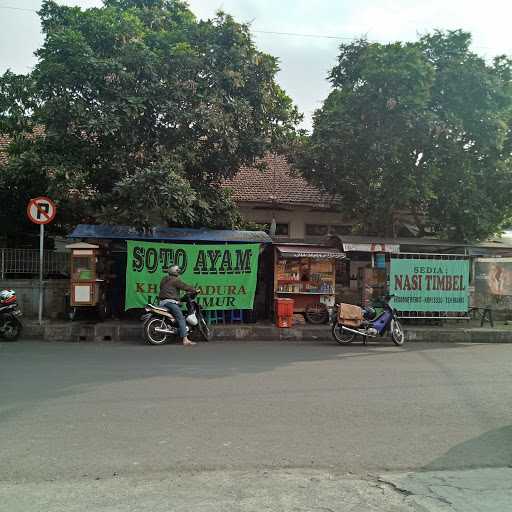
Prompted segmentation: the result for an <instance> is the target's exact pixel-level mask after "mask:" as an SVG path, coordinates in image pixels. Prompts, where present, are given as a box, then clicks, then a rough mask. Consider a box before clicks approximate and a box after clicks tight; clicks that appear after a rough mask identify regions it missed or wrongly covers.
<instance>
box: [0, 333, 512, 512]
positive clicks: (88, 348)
mask: <svg viewBox="0 0 512 512" xmlns="http://www.w3.org/2000/svg"><path fill="white" fill-rule="evenodd" d="M511 382H512V346H511V345H489V344H482V345H479V344H468V345H458V344H451V343H450V344H440V343H427V344H420V343H410V344H408V345H406V346H404V347H395V346H392V345H390V344H388V343H382V344H378V345H369V346H366V347H365V346H361V345H353V346H347V347H341V346H338V345H336V344H334V343H332V342H331V341H326V342H318V343H290V342H288V343H258V342H247V343H216V344H215V343H211V344H201V345H198V346H195V347H181V346H164V347H150V346H145V345H137V344H121V343H111V344H108V343H99V344H84V343H82V344H73V343H38V342H19V343H0V440H1V441H0V461H1V464H0V495H1V494H2V488H3V493H4V495H5V496H6V497H7V503H11V505H12V506H14V504H15V503H18V505H19V507H20V508H19V509H20V510H24V511H27V510H32V509H31V508H30V503H32V504H33V502H34V500H37V501H39V503H45V504H46V508H45V509H46V510H50V511H51V510H56V511H57V510H67V511H68V512H69V511H73V510H86V509H91V507H92V508H96V510H116V511H117V510H127V511H130V512H131V511H133V510H139V509H138V508H133V507H137V502H138V500H139V499H140V500H141V501H140V502H139V503H143V502H144V503H145V504H144V506H143V507H142V505H141V507H142V508H140V510H142V509H146V510H147V509H148V508H147V507H148V506H150V507H152V510H153V511H158V510H160V508H158V507H159V506H160V505H162V507H164V508H161V510H203V509H202V508H201V507H202V506H204V507H205V508H204V510H217V508H214V507H213V503H217V504H219V503H220V504H221V505H218V506H219V507H220V508H218V510H253V509H252V508H251V506H253V505H254V510H258V509H259V510H266V509H265V506H267V505H268V508H267V509H268V510H315V507H316V505H315V506H313V505H312V504H311V503H310V504H309V505H308V504H307V499H313V498H312V497H314V496H316V497H315V498H314V499H313V501H314V503H320V501H319V500H320V498H322V499H323V498H325V499H326V500H327V501H326V503H325V504H324V505H318V506H319V507H320V508H318V510H346V509H347V508H346V506H347V504H351V506H352V507H353V510H359V508H358V507H359V506H360V507H361V508H360V510H438V508H422V509H421V508H418V509H417V508H414V507H416V506H419V505H417V503H416V502H413V501H412V500H411V499H410V496H411V494H414V492H416V491H410V489H412V488H414V486H416V487H415V489H416V490H417V489H418V488H419V486H420V484H419V483H418V481H417V480H416V481H412V480H411V478H418V474H419V472H421V473H422V474H424V475H434V476H435V475H438V474H441V473H439V472H440V471H441V472H443V471H446V470H451V471H455V472H457V474H458V475H459V474H464V475H468V476H471V478H473V480H475V479H476V480H478V476H475V475H478V474H479V473H478V472H477V473H475V472H474V471H473V472H471V471H468V470H478V471H487V473H485V472H484V473H482V475H486V476H485V477H483V480H484V482H483V485H487V483H486V481H485V480H486V479H489V482H488V483H489V485H491V481H494V482H497V481H500V476H497V475H496V474H494V473H492V472H493V471H494V472H498V473H499V475H501V476H503V475H504V473H503V472H506V471H507V469H504V468H507V467H508V466H510V465H511V464H512V410H511V404H512V385H511ZM482 468H488V469H487V470H484V469H482ZM461 471H462V472H463V473H461ZM425 472H426V473H425ZM442 474H446V475H447V474H449V473H442ZM491 474H492V475H493V476H492V477H491V476H490V475H491ZM387 475H389V478H388V476H387ZM434 476H433V478H434ZM508 478H510V477H508ZM505 480H507V479H505ZM169 482H172V486H171V487H169ZM180 482H181V483H180ZM265 482H267V484H265ZM423 483H424V482H423ZM301 485H302V487H301ZM421 485H422V484H421ZM312 486H313V487H312ZM344 486H345V487H346V492H345V494H343V493H342V494H343V496H344V497H343V496H340V495H339V493H340V492H341V490H342V489H344V488H345V487H344ZM458 486H459V488H460V487H461V485H460V482H459V485H458ZM427 487H428V486H427ZM445 487H446V485H445ZM315 488H316V490H315ZM180 489H181V494H180V492H179V490H180ZM199 489H200V491H199ZM251 489H252V491H251ZM397 489H402V491H405V492H397ZM301 490H302V491H301ZM301 492H302V493H303V494H304V496H302V497H301V496H300V494H301ZM500 492H501V491H498V490H496V489H495V493H494V494H495V495H496V496H498V495H499V494H500ZM503 492H505V493H506V492H510V491H507V490H506V489H504V490H503ZM133 493H135V494H133ZM218 493H221V494H222V493H223V494H222V496H220V494H218ZM244 493H246V494H247V496H246V494H244ZM258 493H260V494H258ZM261 493H263V494H261ZM297 493H298V494H297ZM416 494H421V492H419V491H418V492H416ZM423 494H425V493H423ZM96 495H103V496H105V499H106V500H107V501H101V502H97V503H90V502H89V501H88V500H90V499H91V498H90V497H91V496H96ZM21 496H25V501H23V500H22V499H21ZM73 496H74V499H73V498H72V497H73ZM123 496H124V497H125V498H126V503H125V504H123V502H122V497H123ZM157 496H162V497H163V498H162V499H163V502H161V503H160V502H159V501H158V499H157V498H156V497H157ZM170 496H172V500H171V501H172V507H171V508H169V501H168V500H169V499H171V498H170ZM285 496H288V497H289V502H287V501H286V500H285V502H283V501H282V500H283V499H284V497H285ZM150 497H152V498H151V499H153V501H149V502H148V501H144V500H145V499H146V500H147V499H150ZM214 498H215V499H214ZM213 499H214V501H212V500H213ZM223 499H225V501H222V500H223ZM350 499H352V500H355V501H350ZM358 499H359V502H358V501H357V500H358ZM373 499H374V500H375V508H372V507H373V505H372V500H373ZM426 499H427V501H428V499H430V498H426ZM9 500H11V501H9ZM20 500H21V501H20ZM45 500H46V501H45ZM108 500H111V502H109V501H108ZM112 500H113V501H112ZM180 500H181V501H180ZM194 500H196V501H194ZM244 500H248V501H245V502H244ZM251 500H253V501H251ZM254 500H255V501H254ZM258 500H259V501H258ZM276 500H277V501H276ZM294 500H295V501H294ZM343 500H345V501H343ZM443 500H445V501H443ZM331 501H332V503H331ZM327 502H329V503H327ZM455 502H456V500H454V499H452V500H451V501H450V500H449V499H445V498H442V499H440V500H439V501H435V506H439V507H449V506H455V505H453V504H454V503H455ZM265 503H266V504H267V505H265ZM343 503H345V506H343V507H342V505H343ZM159 504H160V505H159ZM251 504H252V505H251ZM192 505H193V506H192ZM59 506H61V507H62V508H58V507H59ZM421 506H424V507H426V506H430V505H428V504H427V505H425V503H423V505H421ZM432 506H433V505H432ZM73 507H76V508H73ZM109 507H110V508H109ZM130 507H132V508H130ZM165 507H167V508H165ZM180 507H183V508H180ZM191 507H192V508H191ZM230 507H233V508H230ZM273 507H274V508H273ZM301 507H303V508H301ZM322 507H323V508H322ZM337 507H341V508H337ZM386 507H387V508H386ZM402 507H403V508H402ZM43 508H44V507H43ZM43 508H41V507H36V508H33V510H42V509H43ZM9 510H15V509H13V508H12V507H11V508H10V509H9ZM439 510H445V508H439ZM446 510H458V509H456V508H446ZM466 510H471V508H469V509H466ZM475 510H477V509H475ZM497 510H498V509H497Z"/></svg>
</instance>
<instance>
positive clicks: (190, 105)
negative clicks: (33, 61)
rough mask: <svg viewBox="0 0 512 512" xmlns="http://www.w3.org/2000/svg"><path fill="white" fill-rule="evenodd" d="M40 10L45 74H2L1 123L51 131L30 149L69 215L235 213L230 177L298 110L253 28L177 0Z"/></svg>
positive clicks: (12, 130)
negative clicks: (202, 14) (227, 188)
mask: <svg viewBox="0 0 512 512" xmlns="http://www.w3.org/2000/svg"><path fill="white" fill-rule="evenodd" d="M40 17H41V22H42V27H43V33H44V36H45V41H44V44H43V46H42V47H41V48H40V49H39V50H38V52H37V57H38V63H37V66H36V67H35V69H34V71H33V72H32V73H31V74H29V75H27V76H16V75H13V74H12V73H9V72H8V73H6V74H5V75H4V76H3V77H1V79H0V109H1V110H0V131H5V132H7V133H9V134H12V135H17V134H19V133H20V132H22V131H26V130H27V129H28V130H29V129H30V127H34V126H43V127H44V136H43V137H38V138H29V140H28V144H29V146H30V148H27V151H28V152H29V153H30V155H34V161H33V163H34V165H36V164H37V165H38V166H39V167H38V172H39V173H42V174H43V175H44V177H45V180H44V184H43V183H40V184H39V186H40V188H39V191H40V193H49V194H51V195H52V196H54V197H55V198H56V199H57V200H58V201H59V203H60V210H59V211H60V212H61V214H62V216H63V219H64V220H65V221H66V222H75V221H79V220H83V219H96V220H99V221H103V220H106V219H108V220H109V221H110V222H115V223H127V224H131V225H136V226H138V227H149V225H150V224H155V223H162V222H166V223H167V224H169V225H191V224H192V225H203V226H215V227H218V226H224V227H231V226H233V225H234V223H236V222H238V216H237V214H236V211H234V210H235V206H234V204H233V202H232V201H231V200H230V199H229V196H228V195H227V194H226V193H225V192H222V191H220V190H219V189H220V184H221V182H222V180H223V179H225V178H228V177H230V176H232V175H233V174H234V173H235V172H236V171H237V170H238V169H239V167H240V166H241V165H243V164H251V163H252V162H253V161H254V159H255V158H257V157H260V156H262V155H263V154H264V152H265V151H267V150H269V149H271V148H272V147H274V146H275V145H278V144H283V143H284V142H285V141H286V140H288V138H289V137H290V136H291V134H292V133H293V129H294V126H295V124H296V123H297V121H298V119H299V116H298V113H297V111H296V109H295V107H294V106H293V105H292V103H291V100H290V99H289V98H288V97H287V96H286V94H285V93H284V91H283V90H282V89H281V88H280V87H279V86H278V85H277V83H276V82H275V75H276V73H277V71H278V64H277V61H276V59H275V58H274V57H272V56H270V55H267V54H264V53H262V52H260V51H258V50H257V48H256V47H255V46H254V43H253V42H252V40H251V37H250V34H249V30H248V28H247V26H245V25H241V24H238V23H236V22H235V21H234V19H233V18H231V17H230V16H228V15H226V14H223V13H219V14H218V15H217V16H216V17H215V18H214V19H212V20H208V21H199V20H197V19H196V18H195V16H194V15H193V14H192V12H191V11H190V10H189V9H188V7H187V6H186V4H185V3H183V2H180V1H175V0H106V1H105V2H104V6H103V7H102V8H95V9H87V10H81V9H80V8H77V7H65V6H60V5H58V4H57V3H55V2H53V1H51V0H46V1H45V2H43V6H42V8H41V10H40ZM19 157H21V156H18V155H17V154H16V151H14V152H13V154H12V157H11V158H12V159H15V160H16V159H17V158H19ZM30 169H31V167H27V168H26V169H25V168H23V171H22V172H23V173H28V172H29V171H30ZM0 172H1V171H0ZM27 179H30V178H29V175H28V174H27ZM3 180H4V182H5V180H8V177H7V175H5V176H4V177H3ZM70 197H72V198H74V199H75V201H76V202H77V203H78V204H77V206H75V208H69V207H68V206H69V205H70Z"/></svg>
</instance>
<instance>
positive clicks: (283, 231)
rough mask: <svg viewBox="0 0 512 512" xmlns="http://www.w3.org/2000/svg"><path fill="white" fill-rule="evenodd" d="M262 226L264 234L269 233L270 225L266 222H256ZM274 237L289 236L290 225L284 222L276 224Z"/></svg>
mask: <svg viewBox="0 0 512 512" xmlns="http://www.w3.org/2000/svg"><path fill="white" fill-rule="evenodd" d="M258 224H262V225H263V226H264V231H265V233H270V224H269V223H268V222H258ZM275 236H290V225H289V224H287V223H285V222H278V223H277V224H276V234H275Z"/></svg>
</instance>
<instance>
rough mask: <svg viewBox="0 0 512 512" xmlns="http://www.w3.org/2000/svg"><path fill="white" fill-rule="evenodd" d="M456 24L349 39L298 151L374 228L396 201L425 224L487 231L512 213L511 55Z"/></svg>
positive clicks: (384, 226)
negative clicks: (401, 36)
mask: <svg viewBox="0 0 512 512" xmlns="http://www.w3.org/2000/svg"><path fill="white" fill-rule="evenodd" d="M469 45H470V36H469V34H467V33H464V32H461V31H454V32H448V33H442V32H435V33H434V34H431V35H426V36H424V37H422V38H421V39H420V40H419V42H417V43H394V44H388V45H381V44H374V43H369V42H368V41H365V40H361V41H357V42H354V43H351V44H346V45H342V46H341V47H340V54H339V57H338V63H337V65H336V66H335V67H334V68H333V70H332V72H331V74H330V80H331V83H332V86H333V90H332V92H331V93H330V95H329V97H328V98H327V100H326V101H325V102H324V105H323V107H322V108H321V109H320V110H318V111H317V112H316V113H315V116H314V127H313V133H312V134H311V136H309V137H308V136H303V137H302V138H301V139H299V141H298V143H297V144H296V146H295V147H294V151H293V154H292V155H291V158H292V160H294V163H295V164H296V166H297V167H298V168H299V169H300V170H301V171H302V172H303V174H304V175H305V176H306V177H307V178H308V179H309V180H310V181H312V182H313V183H314V184H316V185H319V186H321V187H323V188H324V189H326V190H327V191H329V192H331V193H336V194H337V195H338V196H339V197H340V199H341V201H342V205H343V206H342V210H343V213H344V214H345V215H346V216H347V217H348V218H352V219H354V220H355V221H356V223H359V224H360V225H361V226H362V230H363V231H364V232H366V233H368V234H381V235H390V234H393V231H394V222H395V220H396V214H397V212H398V211H403V210H407V211H409V212H411V214H412V215H413V216H414V217H415V219H416V222H417V223H418V225H419V226H420V228H421V230H422V231H421V232H422V233H423V232H425V230H427V229H428V230H430V229H433V230H434V231H435V232H436V233H438V234H440V235H442V236H445V237H448V238H455V239H459V240H473V239H481V238H484V237H486V236H489V235H492V234H494V233H496V232H498V231H499V230H500V229H501V227H502V226H503V225H504V223H507V222H509V221H510V218H511V214H512V210H511V205H512V202H511V201H510V199H509V198H508V197H507V191H508V190H510V187H511V185H512V172H511V165H510V164H511V160H510V120H511V117H510V115H511V106H512V95H511V72H512V68H511V65H510V64H511V63H510V61H509V60H508V59H506V58H504V57H500V58H497V59H496V60H495V61H494V62H493V63H492V64H487V63H486V62H485V61H484V60H483V59H482V58H480V57H478V56H477V55H475V54H474V53H472V52H471V51H470V50H469Z"/></svg>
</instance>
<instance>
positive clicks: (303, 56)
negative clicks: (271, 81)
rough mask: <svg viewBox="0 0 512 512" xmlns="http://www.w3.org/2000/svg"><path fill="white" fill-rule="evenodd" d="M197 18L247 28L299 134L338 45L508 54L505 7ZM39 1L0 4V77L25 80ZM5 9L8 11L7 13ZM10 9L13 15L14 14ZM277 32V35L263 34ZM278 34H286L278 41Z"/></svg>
mask: <svg viewBox="0 0 512 512" xmlns="http://www.w3.org/2000/svg"><path fill="white" fill-rule="evenodd" d="M57 1H58V3H60V4H63V5H79V6H81V7H83V8H87V7H98V6H100V5H101V4H102V2H101V0H57ZM188 3H189V5H190V8H191V10H192V11H193V12H194V13H195V14H196V16H198V17H199V18H203V19H205V18H210V17H212V16H214V14H215V12H216V11H217V10H218V9H222V10H223V11H225V12H227V13H229V14H232V15H233V16H234V17H235V18H236V19H237V20H238V21H240V22H246V23H250V26H251V28H252V30H253V35H254V40H255V42H256V44H257V46H258V47H259V49H261V50H262V51H265V52H268V53H270V54H272V55H274V56H275V57H278V59H279V62H280V67H281V70H280V72H279V75H278V81H279V83H280V84H281V85H282V87H283V88H284V89H285V90H286V92H287V93H288V94H289V96H291V98H292V99H293V101H294V102H295V104H296V105H297V106H298V108H299V110H300V111H301V112H302V113H303V114H304V121H303V127H305V128H307V129H309V128H310V127H311V116H312V114H313V113H314V111H315V110H316V109H317V108H319V107H321V105H322V102H323V100H324V99H325V98H326V96H327V94H328V92H329V83H328V82H327V80H326V77H327V74H328V72H329V69H330V68H332V66H333V65H334V64H335V60H336V55H337V53H338V46H339V45H340V44H341V43H342V42H347V41H350V40H351V39H354V38H359V37H361V36H366V37H367V38H368V39H370V40H372V41H379V42H389V41H397V40H401V41H414V40H416V39H417V37H418V34H424V33H426V32H429V31H432V30H434V29H459V28H461V29H464V30H467V31H469V32H471V33H472V34H473V50H474V51H476V52H477V53H479V54H481V55H483V56H485V57H487V58H491V57H492V56H494V55H499V54H512V39H511V38H510V36H509V31H510V20H511V19H512V2H511V1H510V0H486V1H485V2H483V1H481V0H189V2H188ZM40 5H41V0H0V73H3V72H5V71H6V70H7V69H11V70H12V71H14V72H17V73H27V72H29V71H30V69H31V67H32V66H33V65H34V64H35V62H36V61H35V57H34V55H33V53H34V51H35V50H36V49H37V48H38V47H39V46H40V45H41V44H42V35H41V32H40V25H39V19H38V17H37V14H36V13H35V12H34V10H37V9H38V8H39V7H40ZM6 7H10V8H6ZM12 8H15V9H12ZM268 32H280V33H282V34H275V33H274V34H269V33H268ZM283 33H284V34H283Z"/></svg>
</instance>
